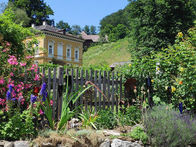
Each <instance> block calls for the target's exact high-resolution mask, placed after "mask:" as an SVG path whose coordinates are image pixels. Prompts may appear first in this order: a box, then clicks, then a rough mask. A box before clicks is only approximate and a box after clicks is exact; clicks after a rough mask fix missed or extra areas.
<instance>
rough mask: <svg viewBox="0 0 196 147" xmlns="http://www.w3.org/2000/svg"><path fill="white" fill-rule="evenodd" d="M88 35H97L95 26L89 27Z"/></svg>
mask: <svg viewBox="0 0 196 147" xmlns="http://www.w3.org/2000/svg"><path fill="white" fill-rule="evenodd" d="M90 34H91V35H95V34H97V32H96V27H95V26H93V25H92V26H90Z"/></svg>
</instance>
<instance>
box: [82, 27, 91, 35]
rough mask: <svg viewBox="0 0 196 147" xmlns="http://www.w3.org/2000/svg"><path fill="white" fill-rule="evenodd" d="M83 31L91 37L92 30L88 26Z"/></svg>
mask: <svg viewBox="0 0 196 147" xmlns="http://www.w3.org/2000/svg"><path fill="white" fill-rule="evenodd" d="M83 31H84V32H85V33H86V34H87V35H90V28H89V26H88V25H85V26H84V29H83Z"/></svg>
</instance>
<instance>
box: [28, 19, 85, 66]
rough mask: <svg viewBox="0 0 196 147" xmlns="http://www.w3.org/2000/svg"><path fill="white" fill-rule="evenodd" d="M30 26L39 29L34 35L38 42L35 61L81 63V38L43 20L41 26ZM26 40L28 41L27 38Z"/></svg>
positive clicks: (79, 64)
mask: <svg viewBox="0 0 196 147" xmlns="http://www.w3.org/2000/svg"><path fill="white" fill-rule="evenodd" d="M32 27H33V28H34V29H36V30H39V31H41V32H40V33H38V34H37V35H36V36H37V37H36V38H37V40H38V43H37V44H36V49H35V56H34V60H35V63H40V64H43V63H55V64H60V65H78V66H81V65H82V51H83V42H84V40H83V39H82V38H80V37H78V36H74V35H71V34H67V33H66V32H65V31H64V30H61V29H57V28H55V27H53V26H49V25H47V24H46V23H45V22H43V25H41V26H34V25H32ZM41 34H43V35H41ZM26 42H27V43H28V39H27V40H26Z"/></svg>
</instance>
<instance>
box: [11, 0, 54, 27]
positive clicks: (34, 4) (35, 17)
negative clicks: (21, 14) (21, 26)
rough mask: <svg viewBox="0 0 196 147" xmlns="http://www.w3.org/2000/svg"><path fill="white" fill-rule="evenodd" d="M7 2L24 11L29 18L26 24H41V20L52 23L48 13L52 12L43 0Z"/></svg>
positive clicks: (51, 13) (13, 0) (14, 0)
mask: <svg viewBox="0 0 196 147" xmlns="http://www.w3.org/2000/svg"><path fill="white" fill-rule="evenodd" d="M9 2H12V3H13V4H14V7H16V8H20V9H23V10H25V11H26V13H27V15H28V17H29V18H30V19H31V20H30V22H29V24H28V26H30V25H31V24H36V25H41V24H42V22H43V21H47V22H48V24H51V23H52V20H50V19H49V15H53V13H54V12H53V10H52V9H51V8H50V6H49V5H47V4H46V3H45V2H44V0H33V1H32V0H9Z"/></svg>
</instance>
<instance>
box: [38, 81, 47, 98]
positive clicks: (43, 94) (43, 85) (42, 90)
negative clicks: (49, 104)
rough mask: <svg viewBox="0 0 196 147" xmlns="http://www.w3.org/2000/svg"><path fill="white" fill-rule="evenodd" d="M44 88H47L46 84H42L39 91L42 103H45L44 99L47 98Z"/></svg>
mask: <svg viewBox="0 0 196 147" xmlns="http://www.w3.org/2000/svg"><path fill="white" fill-rule="evenodd" d="M46 88H47V85H46V83H43V84H42V88H41V91H40V95H42V96H43V98H42V101H43V102H45V101H46V98H47V96H48V93H47V91H46Z"/></svg>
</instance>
